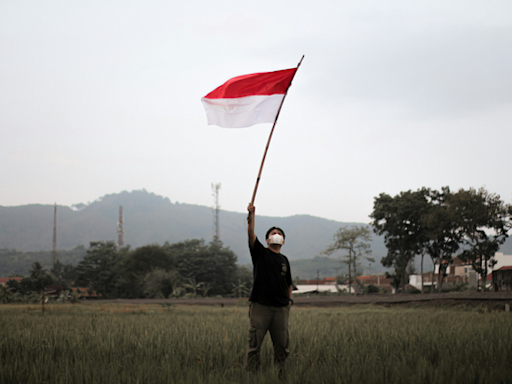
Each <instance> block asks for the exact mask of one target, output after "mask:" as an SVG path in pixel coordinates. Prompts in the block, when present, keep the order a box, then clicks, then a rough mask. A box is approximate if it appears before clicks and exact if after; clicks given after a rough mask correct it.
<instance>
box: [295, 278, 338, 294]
mask: <svg viewBox="0 0 512 384" xmlns="http://www.w3.org/2000/svg"><path fill="white" fill-rule="evenodd" d="M295 287H296V288H297V289H296V290H293V293H319V292H338V290H337V289H336V278H335V277H326V278H325V279H322V280H299V281H298V284H296V285H295ZM347 291H348V289H347Z"/></svg>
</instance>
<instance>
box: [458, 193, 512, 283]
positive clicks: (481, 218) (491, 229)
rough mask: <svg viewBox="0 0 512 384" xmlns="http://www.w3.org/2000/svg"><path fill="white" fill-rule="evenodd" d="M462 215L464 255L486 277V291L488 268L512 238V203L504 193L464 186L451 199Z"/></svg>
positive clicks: (462, 256) (460, 228)
mask: <svg viewBox="0 0 512 384" xmlns="http://www.w3.org/2000/svg"><path fill="white" fill-rule="evenodd" d="M450 204H452V206H453V208H454V210H455V212H456V214H457V215H458V218H459V231H460V235H461V237H462V238H463V242H464V250H463V251H462V253H461V255H460V258H461V259H462V260H464V261H467V262H471V265H472V267H473V269H474V270H475V271H476V272H477V273H478V274H480V275H481V276H482V280H483V290H485V289H486V287H485V282H486V278H487V273H488V267H489V266H490V267H492V266H493V265H494V263H493V260H492V257H493V256H494V254H495V253H496V252H497V251H498V250H499V248H500V245H502V244H503V243H504V242H505V240H506V239H507V237H508V231H509V230H510V229H511V228H512V206H511V205H508V204H505V203H504V202H503V201H502V200H501V199H500V196H499V195H497V194H492V193H489V192H487V191H486V190H485V189H484V188H480V189H479V190H478V191H476V190H475V189H473V188H470V189H469V190H467V191H465V190H463V189H460V190H459V191H458V192H457V193H455V194H453V196H452V197H451V199H450Z"/></svg>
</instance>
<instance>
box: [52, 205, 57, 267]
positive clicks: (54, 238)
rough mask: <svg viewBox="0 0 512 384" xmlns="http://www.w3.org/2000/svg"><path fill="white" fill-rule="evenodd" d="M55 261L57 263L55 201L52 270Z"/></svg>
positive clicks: (55, 206)
mask: <svg viewBox="0 0 512 384" xmlns="http://www.w3.org/2000/svg"><path fill="white" fill-rule="evenodd" d="M55 263H57V203H55V205H54V209H53V247H52V271H54V270H55Z"/></svg>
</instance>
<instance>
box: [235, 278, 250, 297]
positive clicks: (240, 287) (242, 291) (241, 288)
mask: <svg viewBox="0 0 512 384" xmlns="http://www.w3.org/2000/svg"><path fill="white" fill-rule="evenodd" d="M232 287H233V289H232V291H233V293H234V294H235V296H236V295H237V294H238V298H240V297H242V295H246V294H247V292H249V289H248V288H247V286H246V284H245V283H242V280H241V279H238V284H232Z"/></svg>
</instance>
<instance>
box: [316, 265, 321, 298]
mask: <svg viewBox="0 0 512 384" xmlns="http://www.w3.org/2000/svg"><path fill="white" fill-rule="evenodd" d="M319 274H320V270H319V269H317V270H316V294H317V295H319V294H320V291H319V290H318V280H320V276H319Z"/></svg>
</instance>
